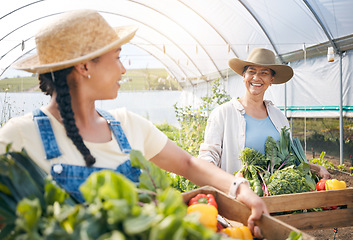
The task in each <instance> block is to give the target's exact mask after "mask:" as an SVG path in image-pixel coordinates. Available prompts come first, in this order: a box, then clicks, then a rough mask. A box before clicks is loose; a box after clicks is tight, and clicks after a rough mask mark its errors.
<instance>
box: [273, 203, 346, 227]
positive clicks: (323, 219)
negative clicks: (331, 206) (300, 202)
mask: <svg viewBox="0 0 353 240" xmlns="http://www.w3.org/2000/svg"><path fill="white" fill-rule="evenodd" d="M275 218H276V219H278V220H281V221H283V222H285V223H287V224H289V225H291V226H293V227H295V228H298V229H300V230H314V229H324V228H332V229H333V228H339V227H349V226H352V224H353V209H352V208H347V209H336V210H329V211H322V212H308V213H299V214H287V215H280V216H275Z"/></svg>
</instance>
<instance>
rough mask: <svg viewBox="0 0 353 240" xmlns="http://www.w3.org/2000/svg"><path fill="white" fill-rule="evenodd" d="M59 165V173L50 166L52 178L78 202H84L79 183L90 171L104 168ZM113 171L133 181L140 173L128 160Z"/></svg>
mask: <svg viewBox="0 0 353 240" xmlns="http://www.w3.org/2000/svg"><path fill="white" fill-rule="evenodd" d="M61 166H62V167H63V171H62V172H61V173H56V172H54V171H53V167H52V169H51V175H52V177H53V179H55V181H56V182H57V183H58V184H59V186H61V187H63V188H64V189H65V190H66V192H68V193H69V194H70V195H71V196H73V197H75V198H76V199H77V200H78V201H80V202H84V198H83V196H82V194H81V192H80V190H79V187H80V186H81V184H82V183H84V181H86V179H87V178H88V176H89V175H91V173H93V172H97V171H100V170H103V169H105V168H96V167H85V166H74V165H68V164H61ZM115 171H116V172H118V173H121V174H123V175H125V176H126V177H127V178H129V179H130V180H131V181H133V182H138V181H139V176H140V173H141V170H140V169H139V168H135V167H132V166H131V162H130V160H128V161H126V162H124V163H123V164H121V165H119V166H118V168H117V169H116V170H115Z"/></svg>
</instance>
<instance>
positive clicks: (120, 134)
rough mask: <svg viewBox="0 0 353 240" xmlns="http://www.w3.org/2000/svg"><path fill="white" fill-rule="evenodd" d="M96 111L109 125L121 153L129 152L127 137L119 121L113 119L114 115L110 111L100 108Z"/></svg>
mask: <svg viewBox="0 0 353 240" xmlns="http://www.w3.org/2000/svg"><path fill="white" fill-rule="evenodd" d="M97 111H98V113H99V114H100V115H101V116H102V117H104V118H105V119H106V120H107V122H108V124H109V127H110V129H111V130H112V132H113V134H114V136H115V138H116V140H117V142H118V144H119V147H120V149H121V151H122V152H123V153H130V152H131V147H130V144H129V141H128V140H127V138H126V136H125V134H124V131H123V129H122V128H121V125H120V122H119V121H117V120H115V119H114V117H113V116H112V115H111V114H110V113H108V112H106V111H104V110H102V109H97Z"/></svg>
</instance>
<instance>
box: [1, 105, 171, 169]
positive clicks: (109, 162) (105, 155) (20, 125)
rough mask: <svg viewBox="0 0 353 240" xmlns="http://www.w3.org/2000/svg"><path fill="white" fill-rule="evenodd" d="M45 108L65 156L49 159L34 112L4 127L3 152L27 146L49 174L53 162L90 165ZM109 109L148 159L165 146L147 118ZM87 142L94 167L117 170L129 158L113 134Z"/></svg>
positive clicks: (162, 134) (164, 142)
mask: <svg viewBox="0 0 353 240" xmlns="http://www.w3.org/2000/svg"><path fill="white" fill-rule="evenodd" d="M41 110H42V111H43V112H44V113H45V114H46V115H47V116H48V117H49V119H50V123H51V125H52V128H53V131H54V134H55V138H56V141H57V143H58V146H59V149H60V151H61V153H62V156H60V157H58V158H54V159H52V160H46V159H45V153H44V148H43V145H42V141H41V139H40V135H39V132H38V129H37V127H36V126H35V124H34V121H33V114H32V113H28V114H26V115H24V116H21V117H15V118H12V119H10V120H9V121H8V122H7V123H6V124H5V125H4V126H3V127H1V128H0V154H3V153H5V149H6V146H7V144H9V143H12V147H11V151H21V150H22V149H23V148H24V149H25V150H26V152H27V153H28V155H29V156H30V157H31V158H32V159H33V160H34V161H35V162H36V163H37V164H38V166H39V167H41V168H42V169H43V170H45V171H46V172H47V173H49V172H50V169H51V164H52V163H63V164H71V165H78V166H86V163H85V161H84V159H83V157H82V155H81V153H80V152H79V151H78V150H77V148H76V146H75V145H74V144H73V143H72V141H71V139H69V138H68V137H67V135H66V131H65V128H64V126H63V125H62V124H61V123H60V122H58V121H57V119H56V118H54V117H53V116H52V115H51V114H50V112H48V111H47V110H46V109H44V108H41ZM109 112H110V113H111V114H112V115H113V117H114V118H115V119H116V120H118V121H120V123H121V127H122V129H123V130H124V133H125V135H126V138H127V139H128V141H129V143H130V146H131V149H134V150H139V151H141V152H142V154H143V155H144V156H145V158H146V159H148V160H149V159H151V158H152V157H154V156H155V155H157V154H158V153H159V152H160V151H161V150H162V149H163V147H164V146H165V144H166V142H167V140H168V137H167V136H166V135H165V134H164V133H163V132H161V131H160V130H158V129H157V128H156V127H155V126H154V125H153V123H151V122H150V121H148V120H147V119H145V118H143V117H141V116H139V115H137V114H135V113H132V112H129V111H127V110H126V108H119V109H114V110H112V111H109ZM85 145H86V146H87V148H88V149H89V150H90V151H91V154H92V155H93V156H94V157H95V158H96V163H95V164H94V165H93V166H94V167H102V168H112V169H115V168H116V167H117V166H119V165H120V164H121V163H123V162H125V161H126V160H127V159H129V155H128V154H125V153H122V152H121V150H120V147H119V145H118V143H117V141H116V139H115V137H114V135H113V134H112V140H111V141H109V142H106V143H92V142H87V141H85Z"/></svg>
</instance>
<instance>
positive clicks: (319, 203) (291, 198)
mask: <svg viewBox="0 0 353 240" xmlns="http://www.w3.org/2000/svg"><path fill="white" fill-rule="evenodd" d="M262 199H263V200H264V202H265V203H266V206H267V208H268V210H269V212H270V213H274V212H286V211H294V210H301V209H311V208H320V207H328V206H339V205H348V207H351V206H352V205H353V188H347V189H341V190H332V191H319V192H306V193H296V194H284V195H277V196H270V197H262Z"/></svg>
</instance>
